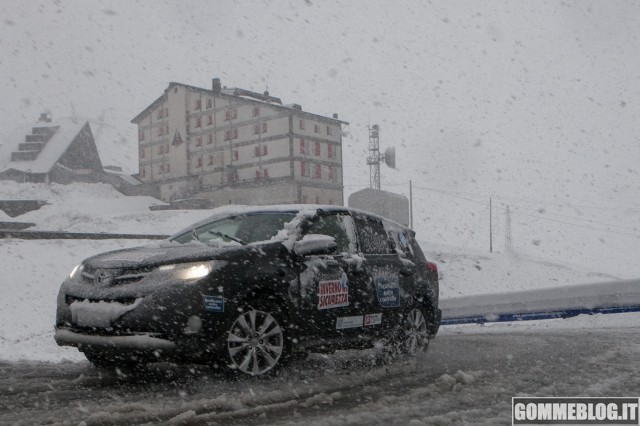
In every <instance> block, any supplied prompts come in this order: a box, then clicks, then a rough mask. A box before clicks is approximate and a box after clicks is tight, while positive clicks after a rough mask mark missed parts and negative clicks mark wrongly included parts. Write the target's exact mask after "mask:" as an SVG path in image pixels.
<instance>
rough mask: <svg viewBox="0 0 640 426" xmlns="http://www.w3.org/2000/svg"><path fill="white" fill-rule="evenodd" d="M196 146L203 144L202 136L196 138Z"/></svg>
mask: <svg viewBox="0 0 640 426" xmlns="http://www.w3.org/2000/svg"><path fill="white" fill-rule="evenodd" d="M196 146H202V136H198V139H196Z"/></svg>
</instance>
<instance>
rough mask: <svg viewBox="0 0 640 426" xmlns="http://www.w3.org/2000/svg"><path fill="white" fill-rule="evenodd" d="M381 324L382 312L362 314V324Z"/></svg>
mask: <svg viewBox="0 0 640 426" xmlns="http://www.w3.org/2000/svg"><path fill="white" fill-rule="evenodd" d="M379 324H382V314H367V315H365V316H364V326H365V327H366V326H368V325H379Z"/></svg>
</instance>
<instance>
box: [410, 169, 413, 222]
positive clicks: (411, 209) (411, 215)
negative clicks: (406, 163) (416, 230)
mask: <svg viewBox="0 0 640 426" xmlns="http://www.w3.org/2000/svg"><path fill="white" fill-rule="evenodd" d="M409 227H410V228H411V229H413V189H412V187H411V179H409Z"/></svg>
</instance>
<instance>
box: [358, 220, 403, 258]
mask: <svg viewBox="0 0 640 426" xmlns="http://www.w3.org/2000/svg"><path fill="white" fill-rule="evenodd" d="M354 221H355V224H356V234H357V235H358V242H359V243H360V249H361V250H362V253H363V254H392V253H393V246H392V244H391V242H390V241H389V237H388V235H387V232H386V231H385V229H384V225H383V224H382V221H380V220H379V219H376V218H373V217H363V216H355V217H354Z"/></svg>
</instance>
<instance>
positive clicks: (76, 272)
mask: <svg viewBox="0 0 640 426" xmlns="http://www.w3.org/2000/svg"><path fill="white" fill-rule="evenodd" d="M83 269H84V265H83V264H82V263H81V264H79V265H76V267H75V268H73V270H72V271H71V273H70V274H69V278H71V279H72V280H73V279H75V278H76V277H77V276H78V275H80V274H81V273H82V270H83Z"/></svg>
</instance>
